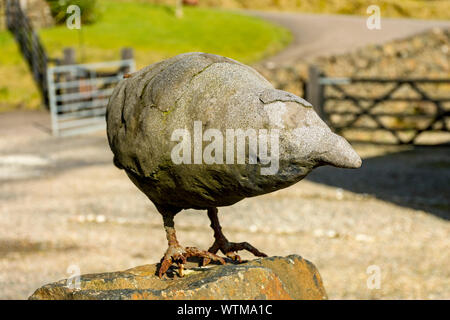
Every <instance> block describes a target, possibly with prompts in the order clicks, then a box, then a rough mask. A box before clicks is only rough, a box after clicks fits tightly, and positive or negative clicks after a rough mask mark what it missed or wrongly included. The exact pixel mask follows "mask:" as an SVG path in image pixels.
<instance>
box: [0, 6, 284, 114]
mask: <svg viewBox="0 0 450 320" xmlns="http://www.w3.org/2000/svg"><path fill="white" fill-rule="evenodd" d="M100 7H101V9H102V14H101V18H100V20H99V21H97V22H96V23H95V24H93V25H83V26H82V28H81V31H78V30H69V29H67V28H66V27H65V25H62V26H58V27H54V28H50V29H43V30H41V31H40V32H39V33H40V36H41V38H42V40H43V42H44V45H45V47H46V48H47V50H48V53H49V56H51V57H59V56H61V50H62V48H64V47H67V46H72V47H75V48H76V49H77V54H78V58H79V59H78V60H79V61H80V62H97V61H102V60H115V59H117V58H118V57H119V50H120V48H121V47H125V46H129V47H133V48H134V49H135V55H136V62H137V67H138V68H141V67H143V66H145V65H148V64H151V63H153V62H155V61H158V60H161V59H165V58H168V57H170V56H173V55H176V54H179V53H182V52H189V51H206V52H210V53H216V54H220V55H224V56H228V57H231V58H234V59H237V60H240V61H243V62H246V63H251V62H255V61H257V60H259V59H262V58H264V57H266V56H268V55H271V54H273V53H275V52H276V51H278V50H280V49H282V48H283V47H284V46H285V45H287V44H288V43H289V41H290V39H291V35H290V33H289V32H288V31H287V30H285V29H283V28H281V27H278V26H275V25H272V24H270V23H268V22H266V21H263V20H260V19H258V18H254V17H249V16H246V15H242V14H238V13H232V12H227V11H221V10H215V9H209V8H185V10H184V17H183V18H182V19H177V18H176V17H175V16H174V13H173V10H172V7H169V6H164V5H154V4H150V3H148V2H138V1H127V2H121V1H105V0H103V1H100ZM0 49H1V50H0V111H2V110H9V109H14V108H17V107H23V108H31V109H34V108H37V107H39V104H40V97H39V94H38V91H37V89H36V86H35V85H34V83H33V81H32V79H31V75H30V73H29V71H28V67H27V66H26V64H25V63H24V61H23V59H22V57H21V55H20V53H19V51H18V48H17V44H16V43H15V42H14V39H13V38H12V36H11V35H10V34H9V33H7V32H6V31H4V32H0Z"/></svg>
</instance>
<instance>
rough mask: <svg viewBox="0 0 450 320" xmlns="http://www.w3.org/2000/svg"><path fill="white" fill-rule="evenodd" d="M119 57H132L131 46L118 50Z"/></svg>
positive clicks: (126, 58) (124, 58)
mask: <svg viewBox="0 0 450 320" xmlns="http://www.w3.org/2000/svg"><path fill="white" fill-rule="evenodd" d="M120 58H121V59H122V60H130V59H133V58H134V51H133V48H122V50H121V51H120Z"/></svg>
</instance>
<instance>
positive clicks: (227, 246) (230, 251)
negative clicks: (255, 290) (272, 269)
mask: <svg viewBox="0 0 450 320" xmlns="http://www.w3.org/2000/svg"><path fill="white" fill-rule="evenodd" d="M219 250H220V251H221V252H222V253H223V254H225V255H226V256H227V257H228V258H230V259H231V260H233V261H236V262H239V263H240V262H242V260H241V257H240V256H239V255H237V254H236V252H237V251H240V250H247V251H248V252H251V253H253V254H254V255H255V256H257V257H267V254H265V253H262V252H261V251H259V250H258V249H256V248H255V247H254V246H252V245H251V244H250V243H248V242H229V241H228V240H227V239H226V238H225V237H224V238H220V239H216V241H215V242H214V244H213V245H212V247H211V248H209V250H208V251H209V252H210V253H213V254H215V253H216V252H217V251H219ZM210 262H211V259H209V258H205V259H203V265H204V266H205V265H207V264H208V263H210Z"/></svg>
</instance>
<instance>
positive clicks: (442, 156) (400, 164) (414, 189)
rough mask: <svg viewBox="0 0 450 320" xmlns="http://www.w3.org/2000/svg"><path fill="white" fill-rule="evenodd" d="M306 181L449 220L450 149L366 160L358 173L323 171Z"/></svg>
mask: <svg viewBox="0 0 450 320" xmlns="http://www.w3.org/2000/svg"><path fill="white" fill-rule="evenodd" d="M307 179H308V180H310V181H313V182H317V183H321V184H326V185H329V186H333V187H337V188H342V189H345V190H348V191H351V192H355V193H360V194H364V193H365V194H370V195H373V196H375V197H376V198H378V199H381V200H384V201H389V202H392V203H395V204H397V205H400V206H405V207H410V208H414V209H419V210H423V211H426V212H428V213H431V214H434V215H436V216H438V217H440V218H442V219H445V220H450V199H449V195H450V146H449V145H444V146H436V147H410V148H409V150H403V151H400V152H395V153H389V154H385V155H381V156H375V157H369V158H365V159H363V165H362V167H361V168H360V169H358V170H345V169H338V170H337V169H336V168H332V167H321V168H318V169H316V170H315V171H313V172H312V173H311V174H310V175H309V176H308V177H307Z"/></svg>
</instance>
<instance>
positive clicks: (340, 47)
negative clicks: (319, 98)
mask: <svg viewBox="0 0 450 320" xmlns="http://www.w3.org/2000/svg"><path fill="white" fill-rule="evenodd" d="M249 13H250V14H253V15H256V16H259V17H262V18H264V19H267V20H269V21H272V22H274V23H277V24H279V25H281V26H284V27H285V28H287V29H289V30H290V31H291V32H292V34H293V37H294V40H293V42H292V43H291V45H290V46H289V47H288V48H286V49H285V50H283V51H281V52H280V53H279V54H277V55H275V56H273V57H271V58H269V59H267V60H265V61H264V62H270V63H272V64H273V65H274V66H277V65H287V64H292V63H293V62H296V61H298V60H300V59H301V60H310V59H313V58H317V57H320V56H328V55H332V54H340V53H345V52H350V51H353V50H355V49H356V48H359V47H362V46H365V45H368V44H381V43H384V42H387V41H391V40H395V39H399V38H405V37H408V36H411V35H413V34H416V33H419V32H422V31H425V30H427V29H430V28H434V27H446V28H450V22H449V21H433V20H414V19H399V18H383V17H381V29H380V30H369V29H368V28H367V27H366V20H367V18H366V17H357V16H345V15H317V14H302V13H290V12H289V13H288V12H262V11H249Z"/></svg>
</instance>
